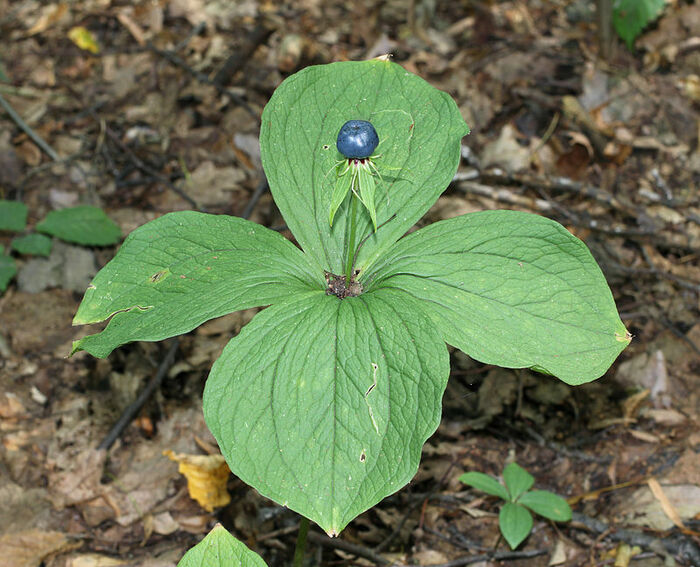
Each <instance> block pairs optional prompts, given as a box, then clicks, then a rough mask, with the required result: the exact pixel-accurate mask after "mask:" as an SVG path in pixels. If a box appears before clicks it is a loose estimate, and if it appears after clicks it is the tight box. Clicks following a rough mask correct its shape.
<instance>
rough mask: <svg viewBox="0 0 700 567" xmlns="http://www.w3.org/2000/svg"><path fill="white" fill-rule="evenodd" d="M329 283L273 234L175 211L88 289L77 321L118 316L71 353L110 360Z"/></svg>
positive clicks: (133, 238) (133, 241)
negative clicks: (140, 344)
mask: <svg viewBox="0 0 700 567" xmlns="http://www.w3.org/2000/svg"><path fill="white" fill-rule="evenodd" d="M325 285H326V284H325V281H324V280H323V274H322V273H321V272H320V271H318V270H316V271H313V270H311V268H310V267H309V266H308V264H307V262H306V260H305V258H304V254H303V253H302V252H301V251H300V250H299V249H298V248H296V247H295V246H294V245H293V244H292V243H291V242H289V241H288V240H286V239H285V238H284V237H283V236H281V235H280V234H278V233H276V232H274V231H272V230H269V229H267V228H265V227H263V226H260V225H258V224H255V223H252V222H249V221H246V220H243V219H241V218H237V217H228V216H224V215H221V216H216V215H207V214H203V213H197V212H193V211H184V212H177V213H170V214H167V215H164V216H162V217H160V218H157V219H156V220H154V221H151V222H149V223H147V224H145V225H143V226H141V227H139V228H137V229H136V230H135V231H133V232H132V233H131V234H130V235H129V236H128V237H127V238H126V240H125V241H124V244H123V245H122V247H121V248H120V250H119V252H118V253H117V255H116V257H115V258H114V259H113V260H112V261H111V262H109V263H108V264H107V265H106V266H105V267H104V268H103V269H102V270H100V272H99V273H98V274H97V275H96V276H95V278H94V279H93V281H92V283H91V284H90V285H89V286H88V289H87V291H86V292H85V297H84V298H83V301H82V303H81V304H80V307H79V308H78V313H77V314H76V316H75V319H74V320H73V324H74V325H83V324H86V323H96V322H98V321H104V320H105V319H108V318H110V317H111V318H112V319H111V321H110V322H109V325H108V326H107V328H106V329H105V330H104V331H102V332H101V333H100V334H98V335H90V336H88V337H85V338H83V339H81V340H80V341H77V342H76V343H74V345H73V352H75V351H76V350H87V351H88V352H90V353H91V354H92V355H93V356H97V357H105V356H107V355H108V354H109V353H110V352H111V351H112V350H113V349H115V348H116V347H118V346H119V345H121V344H124V343H127V342H131V341H158V340H162V339H165V338H168V337H172V336H175V335H179V334H182V333H186V332H188V331H190V330H192V329H194V328H195V327H197V326H198V325H201V324H202V323H203V322H205V321H208V320H209V319H213V318H214V317H220V316H221V315H225V314H227V313H231V312H232V311H237V310H239V309H246V308H249V307H258V306H262V305H268V304H270V303H273V302H276V301H280V300H283V299H286V298H288V297H290V296H293V295H294V294H296V293H299V292H300V291H308V290H309V289H310V288H311V289H313V288H315V289H324V288H325Z"/></svg>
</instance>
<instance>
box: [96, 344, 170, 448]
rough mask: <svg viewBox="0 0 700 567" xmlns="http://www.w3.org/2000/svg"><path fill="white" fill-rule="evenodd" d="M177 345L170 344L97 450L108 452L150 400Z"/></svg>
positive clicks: (168, 365)
mask: <svg viewBox="0 0 700 567" xmlns="http://www.w3.org/2000/svg"><path fill="white" fill-rule="evenodd" d="M179 345H180V339H179V338H175V339H173V341H172V343H171V344H170V348H169V349H168V352H167V353H166V354H165V356H164V357H163V360H162V361H161V363H160V366H158V370H157V372H156V373H155V374H154V375H153V377H152V378H151V379H150V380H149V382H148V384H146V387H145V388H144V389H143V390H142V391H141V393H140V394H139V395H138V397H137V398H136V399H135V400H134V401H133V402H131V403H130V404H129V405H128V406H127V407H126V409H125V410H124V411H123V412H122V414H121V416H119V419H118V420H117V422H116V423H115V424H114V425H113V426H112V429H110V430H109V433H108V434H107V435H106V437H105V438H104V439H103V440H102V442H101V443H100V444H99V445H98V446H97V448H98V449H104V450H105V451H106V450H108V449H109V448H110V447H111V446H112V445H113V444H114V442H115V441H116V440H117V439H119V437H120V436H121V434H122V433H123V432H124V430H125V429H126V428H127V426H128V425H129V424H130V423H131V421H132V420H133V419H134V417H136V415H137V414H138V413H139V411H141V408H142V407H143V406H144V405H145V404H146V402H147V401H148V400H149V399H150V397H151V396H152V395H153V393H154V392H155V391H156V390H157V389H158V387H159V386H160V384H161V382H162V381H163V378H165V375H166V374H167V373H168V370H170V367H171V366H172V365H173V363H174V362H175V353H176V352H177V347H178V346H179Z"/></svg>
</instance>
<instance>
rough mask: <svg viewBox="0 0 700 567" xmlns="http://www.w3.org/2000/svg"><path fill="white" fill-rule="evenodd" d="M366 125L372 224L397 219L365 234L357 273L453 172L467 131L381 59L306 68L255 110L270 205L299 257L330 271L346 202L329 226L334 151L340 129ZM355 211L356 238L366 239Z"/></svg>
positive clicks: (440, 102)
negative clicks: (375, 173)
mask: <svg viewBox="0 0 700 567" xmlns="http://www.w3.org/2000/svg"><path fill="white" fill-rule="evenodd" d="M351 119H363V120H369V121H371V122H372V124H373V125H374V127H375V128H376V130H377V133H378V135H379V146H378V147H377V150H376V151H377V153H378V154H379V155H380V156H381V157H378V158H376V159H375V160H374V162H375V164H376V167H377V168H378V170H379V172H380V173H381V174H382V179H383V182H381V181H380V182H378V185H377V190H376V198H375V202H376V210H377V222H378V223H379V224H381V223H383V222H385V221H387V220H388V219H389V218H391V217H392V215H394V214H396V215H397V216H396V217H395V218H393V219H392V220H391V221H390V222H388V223H387V224H386V225H384V226H383V227H382V228H380V229H379V230H378V231H377V233H376V234H373V235H372V236H370V238H369V239H368V240H367V242H366V243H365V245H364V246H363V248H362V250H361V253H360V257H359V259H358V264H357V267H358V268H359V269H362V268H363V267H364V266H365V265H367V264H368V263H369V262H371V261H372V260H373V259H374V258H376V257H377V256H378V255H379V254H380V253H381V251H382V250H384V249H386V247H388V246H390V245H391V244H392V243H393V242H394V241H396V240H397V239H398V238H400V237H401V236H402V235H403V234H404V233H405V232H406V231H407V230H408V229H409V228H410V227H411V226H413V224H414V223H415V222H416V221H417V220H418V219H419V218H420V217H421V216H423V214H424V213H425V212H426V211H427V210H428V209H429V208H430V207H431V206H432V205H433V203H434V202H435V200H436V199H437V197H438V196H439V195H440V193H442V191H444V189H445V188H446V187H447V185H448V184H449V182H450V180H451V179H452V176H453V175H454V172H455V171H456V169H457V164H458V162H459V155H460V140H461V138H462V136H464V135H465V134H466V133H467V132H468V128H467V126H466V124H465V123H464V120H463V119H462V117H461V115H460V113H459V110H458V109H457V105H456V104H455V103H454V101H453V100H452V98H451V97H450V96H449V95H448V94H446V93H443V92H441V91H439V90H437V89H435V88H434V87H432V86H430V85H429V84H428V83H427V82H425V81H424V80H423V79H421V78H419V77H417V76H415V75H413V74H411V73H409V72H407V71H406V70H405V69H403V68H402V67H400V66H399V65H396V64H395V63H391V62H389V61H379V60H372V61H348V62H339V63H332V64H330V65H319V66H312V67H307V68H306V69H303V70H302V71H300V72H298V73H296V74H294V75H292V76H291V77H289V78H288V79H286V80H285V81H284V82H283V83H282V84H281V85H280V86H279V87H278V88H277V90H276V91H275V93H274V94H273V95H272V98H271V99H270V102H269V103H268V104H267V106H266V107H265V110H264V112H263V116H262V124H261V129H260V150H261V156H262V162H263V166H264V168H265V173H266V175H267V178H268V180H269V182H270V189H271V191H272V195H273V196H274V198H275V202H276V203H277V206H278V207H279V209H280V211H281V212H282V215H283V216H284V218H285V220H286V222H287V224H288V226H289V228H290V229H291V230H292V232H293V233H294V236H295V237H296V239H297V241H298V242H299V244H300V245H301V246H302V248H303V249H304V251H305V252H307V254H309V255H310V256H311V257H312V258H314V259H315V260H316V261H317V262H318V263H319V264H320V265H321V267H322V268H323V269H325V270H328V271H330V272H332V273H336V274H340V273H342V270H343V258H344V254H345V234H346V224H347V217H348V209H349V207H348V206H347V202H346V205H345V206H341V207H340V208H339V209H338V211H337V213H336V214H335V218H334V220H333V227H332V228H331V226H330V224H329V222H328V218H329V213H330V210H331V197H332V195H333V193H334V188H335V180H334V177H335V175H334V170H333V168H334V167H335V166H336V164H337V163H338V161H339V160H342V159H343V157H342V156H341V155H340V153H339V152H338V151H337V149H336V138H337V136H338V131H339V130H340V128H341V126H342V125H343V124H344V123H345V122H346V121H348V120H351ZM372 231H373V228H372V222H371V220H370V216H369V214H368V213H367V212H366V211H363V216H362V219H361V223H360V225H359V232H358V235H359V238H363V237H364V236H365V235H370V234H372Z"/></svg>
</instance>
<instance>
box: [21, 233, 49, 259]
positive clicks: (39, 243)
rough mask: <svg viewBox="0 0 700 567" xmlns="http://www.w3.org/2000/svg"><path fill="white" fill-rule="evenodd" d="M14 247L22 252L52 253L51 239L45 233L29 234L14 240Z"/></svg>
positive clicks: (37, 254)
mask: <svg viewBox="0 0 700 567" xmlns="http://www.w3.org/2000/svg"><path fill="white" fill-rule="evenodd" d="M12 248H13V249H14V250H16V251H17V252H19V253H20V254H33V255H35V256H48V255H49V254H51V239H50V238H49V237H48V236H44V235H43V234H37V233H32V234H27V235H26V236H19V237H17V238H14V239H13V240H12Z"/></svg>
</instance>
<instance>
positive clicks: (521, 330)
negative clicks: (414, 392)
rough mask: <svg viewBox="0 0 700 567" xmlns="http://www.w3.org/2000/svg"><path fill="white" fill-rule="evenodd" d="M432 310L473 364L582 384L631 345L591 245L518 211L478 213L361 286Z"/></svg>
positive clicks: (403, 245)
mask: <svg viewBox="0 0 700 567" xmlns="http://www.w3.org/2000/svg"><path fill="white" fill-rule="evenodd" d="M360 280H361V282H362V283H363V284H364V286H365V289H366V290H371V289H376V288H392V289H400V290H403V291H404V292H406V293H409V294H411V295H413V296H414V297H416V298H419V299H422V300H423V301H424V302H426V305H428V306H429V308H428V310H427V312H428V313H429V314H430V315H431V316H432V318H433V320H434V321H435V323H436V324H437V326H438V328H439V329H441V331H442V333H443V338H444V339H445V341H447V342H448V343H449V344H451V345H454V346H456V347H457V348H459V349H461V350H462V351H464V352H465V353H466V354H468V355H469V356H471V357H473V358H475V359H477V360H480V361H481V362H484V363H488V364H497V365H499V366H504V367H508V368H524V367H525V368H527V367H529V368H533V369H536V370H539V371H543V372H547V373H549V374H553V375H555V376H557V377H559V378H560V379H561V380H563V381H564V382H567V383H568V384H582V383H584V382H589V381H591V380H595V379H596V378H598V377H599V376H601V375H602V374H603V373H604V372H605V371H606V370H607V369H608V368H609V367H610V365H611V364H612V362H613V361H614V360H615V358H616V357H617V355H618V354H619V353H620V352H621V351H622V350H623V349H624V348H625V347H626V346H627V345H628V344H629V342H630V340H631V336H630V335H629V334H628V332H627V330H626V329H625V326H624V325H623V324H622V322H621V321H620V317H619V316H618V314H617V309H616V307H615V303H614V301H613V297H612V294H611V292H610V289H609V288H608V285H607V283H606V281H605V278H604V276H603V274H602V272H601V271H600V268H599V267H598V265H597V264H596V262H595V260H594V259H593V256H591V253H590V252H589V250H588V248H586V246H585V244H583V242H581V241H580V240H579V239H578V238H576V237H574V236H573V235H572V234H571V233H569V232H568V231H567V230H566V229H565V228H564V227H563V226H561V225H560V224H558V223H556V222H554V221H552V220H549V219H546V218H544V217H541V216H538V215H533V214H529V213H522V212H516V211H484V212H479V213H470V214H466V215H462V216H460V217H456V218H453V219H449V220H445V221H440V222H437V223H434V224H432V225H430V226H428V227H426V228H423V229H421V230H418V231H416V232H414V233H412V234H410V235H408V236H407V237H405V238H404V239H402V240H401V241H399V242H398V243H396V244H395V245H394V246H393V248H392V249H391V250H390V251H389V253H388V254H386V255H385V256H384V257H383V258H382V259H381V262H379V263H378V264H377V265H376V266H375V267H373V269H372V270H370V271H369V272H368V273H366V274H364V275H362V274H361V276H360Z"/></svg>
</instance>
